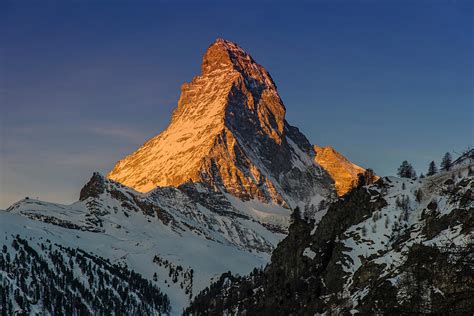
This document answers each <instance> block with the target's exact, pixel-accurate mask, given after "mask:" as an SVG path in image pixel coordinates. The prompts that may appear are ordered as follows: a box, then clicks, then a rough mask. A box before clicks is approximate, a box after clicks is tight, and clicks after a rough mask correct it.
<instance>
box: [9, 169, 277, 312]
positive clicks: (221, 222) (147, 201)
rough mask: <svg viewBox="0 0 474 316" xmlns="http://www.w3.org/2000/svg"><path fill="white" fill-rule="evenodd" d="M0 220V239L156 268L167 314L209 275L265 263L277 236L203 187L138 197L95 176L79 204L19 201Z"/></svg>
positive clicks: (147, 273) (148, 274)
mask: <svg viewBox="0 0 474 316" xmlns="http://www.w3.org/2000/svg"><path fill="white" fill-rule="evenodd" d="M0 225H1V231H2V233H3V234H5V236H10V235H16V234H19V235H20V237H21V238H23V239H28V240H30V238H32V239H31V240H32V241H33V242H39V241H40V240H45V239H50V240H51V241H52V243H53V244H54V243H57V244H59V245H62V246H64V247H72V248H79V249H82V250H84V251H86V252H88V253H92V254H95V255H100V256H102V257H105V258H108V259H110V261H111V262H112V263H124V264H126V265H127V266H128V267H129V268H130V269H131V270H133V271H135V272H137V273H140V274H142V275H143V277H145V278H146V279H149V280H152V279H153V278H152V276H153V274H154V273H157V276H158V281H157V282H155V283H156V285H158V286H159V287H160V288H161V289H162V291H163V292H164V293H166V294H167V295H168V296H169V298H170V301H171V307H172V310H173V313H179V311H180V310H181V309H182V308H183V307H185V306H186V305H187V304H188V301H189V298H190V297H191V296H192V295H193V294H194V293H197V292H199V291H200V290H201V289H202V288H204V287H205V286H207V285H208V284H209V282H210V280H211V278H212V277H215V276H218V275H219V274H220V273H222V272H225V271H229V270H231V271H235V272H237V273H246V272H249V271H250V270H251V269H253V268H254V267H256V266H260V265H263V264H265V263H266V262H267V261H268V259H269V254H270V252H271V251H272V250H273V248H274V247H275V246H276V244H277V242H278V241H279V240H280V239H281V238H282V237H283V236H284V235H283V234H282V233H279V232H276V231H274V230H273V231H271V230H269V229H272V227H268V228H267V227H265V226H263V225H262V224H260V223H259V222H258V221H257V220H255V219H254V218H253V217H251V216H249V215H248V214H246V213H245V211H242V210H238V209H236V208H234V207H233V206H232V205H231V204H230V203H229V202H228V200H227V199H226V198H225V197H224V196H223V195H218V194H217V193H215V192H214V191H209V189H208V188H206V187H204V186H203V185H199V184H194V183H187V184H184V185H182V186H180V187H178V188H174V187H165V188H157V189H155V190H153V191H151V192H149V193H147V194H142V193H139V192H136V191H134V190H133V189H130V188H127V187H125V186H123V185H121V184H119V183H116V182H114V181H112V180H109V179H106V178H105V177H103V176H101V175H100V174H98V173H95V174H94V175H93V176H92V178H91V180H90V181H89V183H88V184H86V185H85V186H84V188H83V189H82V190H81V194H80V199H79V201H77V202H75V203H73V204H71V205H61V204H56V203H48V202H43V201H38V200H34V199H24V200H22V201H19V202H17V203H15V204H13V205H12V206H11V207H9V208H8V209H7V211H6V212H3V211H2V212H0ZM2 240H3V237H2ZM178 267H181V268H178ZM191 270H192V271H193V272H192V273H191V272H190V271H191Z"/></svg>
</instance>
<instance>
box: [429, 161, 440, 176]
mask: <svg viewBox="0 0 474 316" xmlns="http://www.w3.org/2000/svg"><path fill="white" fill-rule="evenodd" d="M437 172H438V168H437V167H436V164H435V162H434V161H432V162H430V164H429V166H428V172H427V173H426V175H427V176H428V177H429V176H432V175H434V174H436V173H437Z"/></svg>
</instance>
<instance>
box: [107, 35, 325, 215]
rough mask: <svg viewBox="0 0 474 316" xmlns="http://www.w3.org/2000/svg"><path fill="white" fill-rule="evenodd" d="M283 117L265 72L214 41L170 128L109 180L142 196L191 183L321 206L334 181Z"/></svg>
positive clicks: (239, 52)
mask: <svg viewBox="0 0 474 316" xmlns="http://www.w3.org/2000/svg"><path fill="white" fill-rule="evenodd" d="M285 112H286V110H285V106H284V105H283V102H282V100H281V99H280V96H279V95H278V91H277V88H276V85H275V83H274V82H273V80H272V78H271V77H270V74H269V73H268V72H267V71H266V70H265V68H263V67H262V66H260V65H259V64H257V63H256V62H255V61H254V60H253V58H252V57H251V56H250V55H249V54H247V53H246V52H245V51H244V50H243V49H242V48H240V47H239V46H237V45H236V44H235V43H232V42H230V41H226V40H222V39H218V40H216V41H215V42H214V43H213V44H212V45H211V46H210V47H209V48H208V49H207V51H206V53H205V55H204V58H203V61H202V66H201V75H200V76H197V77H195V78H194V79H193V80H192V81H191V82H190V83H187V84H184V85H183V86H182V88H181V96H180V98H179V101H178V107H177V108H176V110H175V111H174V113H173V116H172V120H171V123H170V124H169V126H168V128H166V130H165V131H163V132H162V133H161V134H159V135H157V136H156V137H154V138H152V139H150V140H149V141H147V142H146V143H145V144H144V145H143V146H141V147H140V148H139V149H138V150H137V151H135V152H134V153H132V154H131V155H129V156H128V157H126V158H124V159H122V160H120V161H119V162H118V163H117V164H116V166H115V167H114V168H113V170H112V171H111V172H110V173H109V174H108V178H110V179H113V180H115V181H117V182H120V183H122V184H124V185H127V186H129V187H131V188H134V189H135V190H137V191H140V192H147V191H149V190H152V189H154V188H156V187H157V186H178V185H181V184H183V183H186V182H188V181H190V180H192V181H194V182H198V183H206V184H208V185H209V186H211V187H212V188H213V189H215V190H218V191H222V192H226V193H230V194H231V195H233V196H236V197H238V198H239V199H241V200H244V201H246V200H251V199H258V200H260V201H263V202H274V203H276V204H278V205H282V206H284V207H295V206H296V204H297V203H301V202H303V203H311V202H312V200H313V199H316V200H318V201H319V200H320V199H321V198H324V197H327V196H328V195H330V194H331V192H332V191H333V185H332V180H331V178H330V176H329V175H328V174H327V172H325V171H324V170H323V169H322V168H321V167H320V166H319V165H318V164H317V163H315V162H314V159H313V158H314V151H313V149H312V146H311V144H310V143H309V141H308V140H307V139H306V137H305V136H304V135H303V134H301V133H300V132H299V130H298V129H297V128H295V127H293V126H291V125H289V124H288V123H287V122H286V120H285Z"/></svg>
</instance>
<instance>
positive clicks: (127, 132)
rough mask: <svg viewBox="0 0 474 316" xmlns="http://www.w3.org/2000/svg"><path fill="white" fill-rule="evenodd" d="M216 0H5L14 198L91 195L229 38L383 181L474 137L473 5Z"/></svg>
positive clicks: (9, 193)
mask: <svg viewBox="0 0 474 316" xmlns="http://www.w3.org/2000/svg"><path fill="white" fill-rule="evenodd" d="M66 2H67V4H66ZM218 3H219V2H217V1H215V2H207V3H206V2H203V3H201V4H191V2H190V3H184V2H181V3H179V4H172V3H171V2H168V3H161V4H160V3H158V2H152V1H139V2H135V4H132V3H131V2H128V3H127V2H125V1H102V2H100V1H99V2H98V3H97V2H96V3H95V4H93V3H92V1H91V2H89V1H64V2H63V3H62V4H61V2H56V3H55V2H43V1H33V2H26V1H2V2H1V4H0V36H1V38H0V39H1V40H0V49H1V50H0V54H1V55H0V57H1V64H0V67H1V68H0V89H1V90H0V93H1V95H0V96H1V99H0V105H1V115H0V120H1V122H0V123H1V127H0V128H1V129H0V133H1V134H0V140H1V156H0V158H1V161H0V193H1V197H0V207H7V206H8V205H10V204H11V203H12V202H14V201H16V200H18V199H20V198H22V197H24V196H32V197H40V198H41V199H46V200H52V201H59V202H72V201H74V200H75V199H77V198H78V194H79V190H80V188H81V187H82V185H83V184H84V183H85V182H86V181H87V180H88V178H89V177H90V176H91V174H92V172H93V171H95V170H98V171H101V172H104V173H105V172H107V171H108V170H110V168H111V167H112V166H113V165H114V163H115V162H116V161H117V160H118V159H120V158H122V157H123V156H124V155H126V154H128V153H130V152H132V151H133V150H134V149H136V148H137V147H138V146H139V145H141V144H142V143H143V142H144V141H145V140H146V139H147V138H150V137H152V136H154V135H156V134H158V133H159V132H160V131H161V130H163V129H164V128H165V127H166V125H167V124H168V122H169V118H170V115H171V112H172V109H173V108H174V107H175V105H176V102H177V99H178V96H179V92H180V90H179V87H180V85H181V84H182V83H184V82H187V81H190V80H191V78H192V77H193V76H195V75H197V74H198V73H199V69H200V62H201V57H202V54H203V53H204V51H205V49H206V48H207V46H208V45H209V44H210V43H211V42H213V41H214V39H215V38H216V37H223V38H226V39H229V40H232V41H235V42H237V43H238V44H239V45H241V46H242V47H243V48H244V49H246V50H247V51H248V52H249V53H250V54H251V55H252V56H253V57H254V58H255V60H257V62H259V63H260V64H262V65H263V66H265V67H266V68H267V69H268V70H269V72H270V73H271V75H272V77H273V78H274V80H275V81H276V83H277V86H278V87H279V92H280V94H281V96H282V99H283V101H284V103H285V105H286V108H287V119H288V121H289V122H290V123H291V124H293V125H296V126H298V127H300V129H301V130H302V131H303V132H304V133H305V134H306V135H307V137H308V138H309V139H310V140H311V142H313V143H315V144H318V145H331V146H333V147H335V148H336V149H337V150H339V151H340V152H342V153H343V154H345V155H346V156H347V157H348V158H350V159H351V160H353V161H354V162H356V163H358V164H360V165H362V166H364V167H372V168H373V169H375V171H376V172H377V173H378V174H381V175H387V174H394V173H395V170H396V168H397V167H398V165H399V164H400V162H401V161H402V160H404V159H407V160H409V161H411V162H412V163H413V164H414V166H415V168H416V169H417V171H418V172H420V171H423V172H424V171H425V169H426V167H427V165H428V162H429V161H431V160H436V161H439V160H440V158H441V156H442V154H443V153H444V152H446V151H460V150H462V149H464V148H466V147H467V146H472V145H473V139H474V138H473V136H474V135H473V121H474V118H473V86H474V79H473V72H474V71H473V56H474V52H473V39H474V32H473V5H472V4H471V3H472V2H471V3H470V2H469V1H465V2H463V1H428V0H426V1H397V2H389V1H347V2H345V1H335V2H334V1H333V2H332V3H330V2H329V1H328V2H323V1H319V2H318V1H316V2H315V3H314V4H309V3H301V4H297V3H296V2H291V3H290V2H288V3H286V4H285V3H279V4H274V2H270V1H266V2H262V3H261V4H254V3H252V2H242V3H240V4H237V3H236V2H233V1H232V2H230V1H228V3H227V4H218Z"/></svg>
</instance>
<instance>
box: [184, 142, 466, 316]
mask: <svg viewBox="0 0 474 316" xmlns="http://www.w3.org/2000/svg"><path fill="white" fill-rule="evenodd" d="M473 187H474V150H470V151H467V152H466V153H465V154H463V155H462V156H461V157H460V158H459V159H457V160H456V161H454V162H453V163H452V165H451V166H450V169H449V170H448V171H442V172H440V173H438V174H435V175H433V176H430V177H426V178H421V179H416V180H413V179H409V178H397V177H384V178H381V179H379V180H378V181H377V182H376V183H375V184H372V185H370V186H359V187H358V188H355V189H353V190H352V191H350V192H349V193H348V194H346V195H345V196H344V197H342V198H340V199H339V201H336V202H335V203H333V204H331V205H330V206H329V208H328V209H327V211H326V215H325V216H324V217H323V218H322V220H321V221H320V222H319V224H318V225H314V222H312V221H308V220H304V219H300V218H298V217H295V220H294V222H293V224H292V225H291V226H290V232H289V235H288V236H287V237H286V238H285V239H284V240H283V241H282V242H281V243H280V244H279V245H278V247H277V248H276V249H275V251H274V252H273V254H272V260H271V263H270V264H269V265H268V266H267V267H266V268H265V269H263V270H254V271H253V272H252V273H251V274H250V275H248V276H245V277H240V276H234V275H232V274H230V273H226V274H224V275H222V276H221V278H220V279H219V280H218V282H216V283H215V284H213V285H211V286H210V287H209V288H207V289H206V290H205V291H203V292H202V293H200V294H199V295H198V296H197V297H196V299H195V300H194V302H193V303H192V305H191V306H190V307H189V308H188V309H187V311H186V313H185V314H193V315H223V314H225V315H240V314H245V315H290V314H292V315H315V314H316V315H320V314H324V315H346V314H347V315H349V314H361V315H381V314H384V315H385V314H390V315H392V314H393V315H408V314H427V313H434V314H443V315H445V314H449V315H470V314H472V312H473V311H474V300H473V299H472V298H473V294H474V292H473V289H474V277H473V276H474V270H473V267H474V256H473V247H474V191H473Z"/></svg>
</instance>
